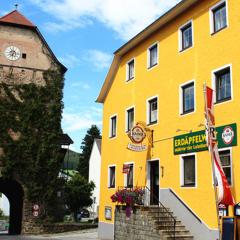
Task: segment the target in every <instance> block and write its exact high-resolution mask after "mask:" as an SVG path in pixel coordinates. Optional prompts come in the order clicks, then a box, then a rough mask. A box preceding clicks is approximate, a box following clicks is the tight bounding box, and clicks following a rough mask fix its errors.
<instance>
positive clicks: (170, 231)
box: [161, 229, 190, 236]
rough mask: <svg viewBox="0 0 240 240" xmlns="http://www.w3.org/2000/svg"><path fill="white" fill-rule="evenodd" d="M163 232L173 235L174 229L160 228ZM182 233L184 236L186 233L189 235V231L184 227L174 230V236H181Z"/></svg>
mask: <svg viewBox="0 0 240 240" xmlns="http://www.w3.org/2000/svg"><path fill="white" fill-rule="evenodd" d="M161 232H162V233H163V234H165V235H171V236H172V235H173V234H174V230H173V229H171V230H162V231H161ZM182 235H184V236H186V235H190V232H189V231H188V230H186V229H178V230H177V229H176V230H175V236H182Z"/></svg>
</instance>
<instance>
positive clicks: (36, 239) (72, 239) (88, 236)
mask: <svg viewBox="0 0 240 240" xmlns="http://www.w3.org/2000/svg"><path fill="white" fill-rule="evenodd" d="M0 240H99V238H98V237H97V229H91V230H83V231H77V232H70V233H61V234H52V235H41V236H8V235H0Z"/></svg>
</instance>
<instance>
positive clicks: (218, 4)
mask: <svg viewBox="0 0 240 240" xmlns="http://www.w3.org/2000/svg"><path fill="white" fill-rule="evenodd" d="M224 2H225V4H226V24H227V25H226V27H224V28H222V29H220V30H218V31H216V32H215V31H214V17H213V12H214V10H215V9H216V8H217V7H219V6H220V5H221V4H223V3H224ZM209 21H210V24H209V26H210V34H211V35H213V34H215V33H218V32H221V30H223V29H225V28H228V27H229V20H228V0H222V1H219V2H218V3H216V4H215V5H214V6H212V7H211V8H210V9H209Z"/></svg>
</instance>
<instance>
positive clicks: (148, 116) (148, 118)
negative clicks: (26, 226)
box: [146, 95, 159, 126]
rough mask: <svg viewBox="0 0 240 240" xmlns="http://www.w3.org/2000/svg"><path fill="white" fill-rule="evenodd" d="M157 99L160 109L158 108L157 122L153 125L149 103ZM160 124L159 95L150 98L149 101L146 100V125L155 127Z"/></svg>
mask: <svg viewBox="0 0 240 240" xmlns="http://www.w3.org/2000/svg"><path fill="white" fill-rule="evenodd" d="M155 98H156V99H157V106H158V108H157V122H156V123H153V124H151V123H150V115H149V110H150V108H149V102H150V101H151V100H153V99H155ZM158 122H159V96H158V95H155V96H152V97H150V98H148V99H147V100H146V123H147V125H151V126H155V125H157V124H158Z"/></svg>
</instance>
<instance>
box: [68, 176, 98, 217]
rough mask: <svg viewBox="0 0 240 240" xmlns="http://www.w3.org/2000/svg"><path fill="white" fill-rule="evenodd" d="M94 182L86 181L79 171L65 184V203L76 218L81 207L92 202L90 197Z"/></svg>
mask: <svg viewBox="0 0 240 240" xmlns="http://www.w3.org/2000/svg"><path fill="white" fill-rule="evenodd" d="M94 187H95V184H94V183H93V182H92V181H91V182H88V181H87V180H86V179H85V178H84V177H82V176H81V175H80V174H79V173H77V174H75V175H74V176H73V177H72V179H70V180H69V181H68V182H67V183H66V185H65V192H64V195H65V203H66V205H67V206H68V207H69V209H70V210H71V211H72V212H73V213H74V218H75V220H76V218H77V213H78V212H79V211H80V210H81V209H82V208H83V207H88V206H90V205H91V204H92V203H93V200H92V199H91V196H92V191H93V190H94Z"/></svg>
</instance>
